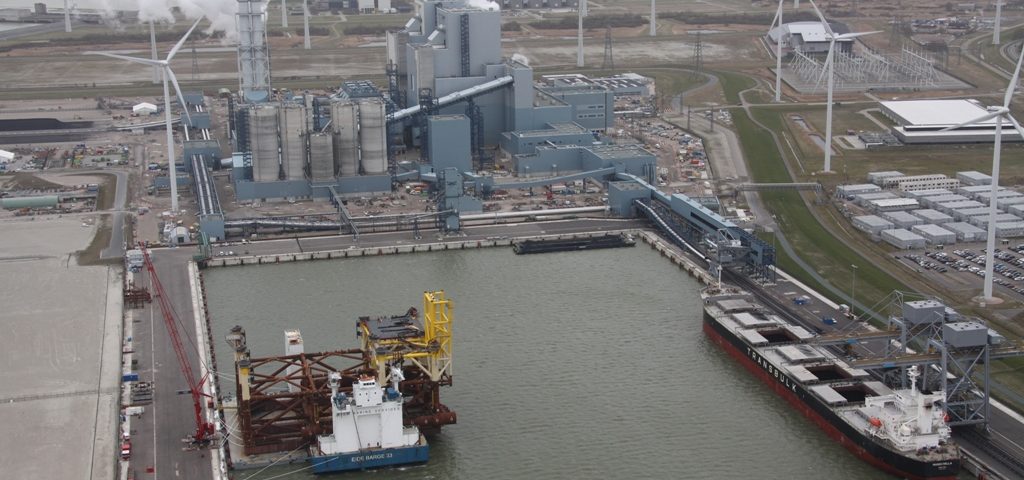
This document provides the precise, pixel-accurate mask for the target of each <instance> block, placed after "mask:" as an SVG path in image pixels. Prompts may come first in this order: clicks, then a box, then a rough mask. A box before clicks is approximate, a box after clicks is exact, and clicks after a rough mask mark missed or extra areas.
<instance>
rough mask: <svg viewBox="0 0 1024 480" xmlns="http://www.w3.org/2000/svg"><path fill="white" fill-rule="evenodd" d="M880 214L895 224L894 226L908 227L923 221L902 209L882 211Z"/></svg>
mask: <svg viewBox="0 0 1024 480" xmlns="http://www.w3.org/2000/svg"><path fill="white" fill-rule="evenodd" d="M881 216H882V218H884V219H886V220H888V221H890V222H892V223H893V225H896V228H910V227H913V226H914V225H920V224H922V223H924V220H922V219H921V217H918V216H917V215H913V214H911V213H909V212H904V211H896V212H888V213H883V214H882V215H881Z"/></svg>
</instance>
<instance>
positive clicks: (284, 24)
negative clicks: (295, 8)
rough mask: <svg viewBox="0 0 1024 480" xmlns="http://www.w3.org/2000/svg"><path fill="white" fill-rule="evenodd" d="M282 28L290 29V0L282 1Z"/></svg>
mask: <svg viewBox="0 0 1024 480" xmlns="http://www.w3.org/2000/svg"><path fill="white" fill-rule="evenodd" d="M281 27H283V28H288V0H281Z"/></svg>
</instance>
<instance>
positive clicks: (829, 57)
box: [814, 39, 836, 91]
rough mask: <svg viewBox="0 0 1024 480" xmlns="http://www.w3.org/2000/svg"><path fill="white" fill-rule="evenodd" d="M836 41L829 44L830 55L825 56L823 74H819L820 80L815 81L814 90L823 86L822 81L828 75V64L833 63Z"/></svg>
mask: <svg viewBox="0 0 1024 480" xmlns="http://www.w3.org/2000/svg"><path fill="white" fill-rule="evenodd" d="M835 47H836V41H835V39H833V40H832V42H831V43H830V44H829V46H828V55H827V56H825V63H823V64H822V67H821V75H818V81H817V82H815V83H814V91H818V88H819V87H821V81H822V80H824V79H825V75H828V66H829V65H831V64H832V52H834V51H835Z"/></svg>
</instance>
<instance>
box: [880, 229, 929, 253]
mask: <svg viewBox="0 0 1024 480" xmlns="http://www.w3.org/2000/svg"><path fill="white" fill-rule="evenodd" d="M882 240H885V241H886V243H888V244H890V245H892V246H894V247H896V248H899V249H901V250H909V249H912V248H924V247H925V245H927V244H928V241H927V240H925V238H924V237H922V236H920V235H918V234H916V233H914V232H911V231H910V230H907V229H905V228H894V229H892V230H882Z"/></svg>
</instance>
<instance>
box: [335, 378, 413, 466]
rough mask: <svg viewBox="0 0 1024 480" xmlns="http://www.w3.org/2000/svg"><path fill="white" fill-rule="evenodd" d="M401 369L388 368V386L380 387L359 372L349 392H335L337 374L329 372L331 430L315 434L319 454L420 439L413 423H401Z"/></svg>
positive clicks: (338, 382)
mask: <svg viewBox="0 0 1024 480" xmlns="http://www.w3.org/2000/svg"><path fill="white" fill-rule="evenodd" d="M402 380H403V377H402V373H401V370H400V369H398V368H392V369H391V383H392V385H391V387H390V388H387V389H385V388H382V387H380V386H379V385H378V384H377V380H376V378H375V377H374V376H372V375H361V376H360V377H359V379H358V380H356V382H355V383H353V384H352V393H351V395H349V394H345V393H342V392H339V391H338V389H339V387H340V385H341V374H340V373H337V372H332V373H331V374H330V376H329V377H328V383H329V384H330V386H331V411H332V419H333V424H334V433H333V434H331V435H321V436H320V437H319V447H320V452H321V454H323V455H332V454H337V453H355V452H359V451H362V450H371V449H381V448H395V447H407V446H412V445H416V444H417V443H418V442H419V441H420V431H419V429H418V428H416V427H403V426H402V395H401V394H400V393H398V384H399V382H401V381H402Z"/></svg>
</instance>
